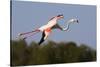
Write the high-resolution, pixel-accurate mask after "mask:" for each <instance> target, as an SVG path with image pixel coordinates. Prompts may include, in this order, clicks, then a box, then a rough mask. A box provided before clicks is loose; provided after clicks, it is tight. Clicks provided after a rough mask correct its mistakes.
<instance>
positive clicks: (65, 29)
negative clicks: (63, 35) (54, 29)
mask: <svg viewBox="0 0 100 67" xmlns="http://www.w3.org/2000/svg"><path fill="white" fill-rule="evenodd" d="M70 24H71V23H67V26H66V27H65V28H63V30H64V31H67V30H68V29H69V26H70Z"/></svg>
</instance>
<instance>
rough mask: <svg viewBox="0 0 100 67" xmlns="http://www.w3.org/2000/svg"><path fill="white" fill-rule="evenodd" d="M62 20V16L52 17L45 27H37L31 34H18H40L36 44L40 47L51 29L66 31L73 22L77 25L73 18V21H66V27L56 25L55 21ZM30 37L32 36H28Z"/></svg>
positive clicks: (76, 20)
mask: <svg viewBox="0 0 100 67" xmlns="http://www.w3.org/2000/svg"><path fill="white" fill-rule="evenodd" d="M62 18H64V16H63V14H60V15H57V16H55V17H52V18H51V19H50V20H49V21H48V23H47V24H46V25H43V26H41V27H39V28H38V29H35V30H34V31H31V32H26V33H20V34H19V36H22V35H26V34H30V33H33V32H36V33H38V32H42V37H41V39H40V41H39V43H38V44H39V45H40V44H42V43H43V42H44V41H45V40H46V39H47V38H48V36H49V35H50V33H51V31H52V30H53V29H60V30H61V31H67V30H68V29H69V25H70V24H71V23H74V22H77V23H78V19H76V18H73V19H70V20H69V21H67V27H64V28H63V27H61V26H60V25H59V24H58V23H57V21H58V20H60V19H62ZM30 36H32V35H30ZM26 38H27V37H24V39H26Z"/></svg>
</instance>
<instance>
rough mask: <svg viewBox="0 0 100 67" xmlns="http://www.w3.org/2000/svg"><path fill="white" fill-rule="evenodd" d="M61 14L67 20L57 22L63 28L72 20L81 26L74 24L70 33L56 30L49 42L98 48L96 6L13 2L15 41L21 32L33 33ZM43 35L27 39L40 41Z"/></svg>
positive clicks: (13, 36)
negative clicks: (72, 43)
mask: <svg viewBox="0 0 100 67" xmlns="http://www.w3.org/2000/svg"><path fill="white" fill-rule="evenodd" d="M58 14H63V15H64V19H62V20H60V21H58V24H60V25H61V26H64V25H65V21H67V20H68V19H70V18H78V20H79V24H72V25H71V26H70V28H69V29H70V30H69V31H68V32H63V31H60V30H53V32H52V33H51V35H50V36H49V38H48V39H47V41H48V40H53V41H56V42H61V41H66V42H69V41H73V42H75V43H77V44H87V45H88V46H91V47H93V48H96V6H93V5H90V6H89V5H72V4H57V3H56V4H54V3H40V2H24V1H13V2H12V39H15V37H16V36H17V34H18V33H20V32H27V31H32V30H34V29H36V28H38V27H40V26H42V25H44V24H47V22H48V20H49V19H50V18H51V17H53V16H55V15H58ZM40 38H41V33H38V34H36V35H34V36H32V37H30V38H28V39H27V42H29V43H30V42H32V41H36V42H38V41H39V40H40Z"/></svg>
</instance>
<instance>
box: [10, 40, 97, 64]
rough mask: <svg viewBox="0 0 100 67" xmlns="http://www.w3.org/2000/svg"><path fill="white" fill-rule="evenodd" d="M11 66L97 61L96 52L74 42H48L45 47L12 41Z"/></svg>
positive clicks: (33, 43) (23, 41) (21, 41)
mask: <svg viewBox="0 0 100 67" xmlns="http://www.w3.org/2000/svg"><path fill="white" fill-rule="evenodd" d="M10 51H11V53H10V54H11V64H10V65H11V66H19V65H20V66H22V65H40V64H58V63H74V62H90V61H96V50H94V49H92V48H90V47H88V46H86V45H84V44H82V45H80V46H77V44H76V43H74V42H60V43H56V42H53V41H48V43H45V44H43V45H40V46H39V45H38V44H37V43H36V42H32V43H31V44H30V45H27V43H26V41H25V40H19V41H14V40H11V44H10Z"/></svg>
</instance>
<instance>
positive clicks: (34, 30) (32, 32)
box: [19, 30, 40, 36]
mask: <svg viewBox="0 0 100 67" xmlns="http://www.w3.org/2000/svg"><path fill="white" fill-rule="evenodd" d="M37 31H40V30H34V31H30V32H26V33H20V34H19V36H22V35H26V34H30V33H33V32H37Z"/></svg>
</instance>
